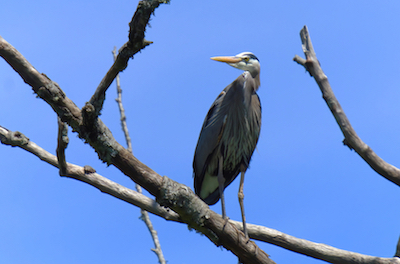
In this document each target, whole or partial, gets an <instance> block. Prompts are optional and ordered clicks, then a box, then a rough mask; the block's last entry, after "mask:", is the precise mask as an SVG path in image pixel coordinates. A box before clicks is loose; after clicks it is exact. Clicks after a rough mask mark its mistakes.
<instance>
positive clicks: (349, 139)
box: [293, 26, 400, 186]
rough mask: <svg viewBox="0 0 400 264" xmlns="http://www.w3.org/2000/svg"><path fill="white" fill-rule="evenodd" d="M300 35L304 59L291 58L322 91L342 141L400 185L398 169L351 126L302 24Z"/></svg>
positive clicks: (379, 171) (377, 170)
mask: <svg viewBox="0 0 400 264" xmlns="http://www.w3.org/2000/svg"><path fill="white" fill-rule="evenodd" d="M300 37H301V41H302V47H303V51H304V54H305V56H306V60H304V59H302V58H300V57H299V56H297V55H296V56H295V57H294V58H293V60H294V61H296V62H297V63H299V64H301V65H303V66H304V67H305V68H306V70H307V71H308V72H309V73H310V75H311V76H313V77H314V79H315V81H316V82H317V84H318V86H319V88H320V90H321V92H322V97H323V98H324V100H325V102H326V104H327V105H328V107H329V109H330V110H331V112H332V114H333V116H334V117H335V119H336V122H337V123H338V125H339V127H340V129H341V130H342V133H343V135H344V140H343V143H344V144H345V145H347V146H348V147H349V148H350V149H354V150H355V151H356V152H357V153H358V155H360V156H361V158H363V159H364V160H365V161H366V162H367V163H368V164H369V165H370V166H371V168H372V169H373V170H375V171H376V172H377V173H379V174H380V175H382V176H383V177H385V178H386V179H388V180H389V181H391V182H393V183H395V184H397V185H399V186H400V169H398V168H396V167H395V166H393V165H391V164H389V163H387V162H385V161H384V160H383V159H382V158H380V157H379V156H378V155H377V154H376V153H375V152H374V151H373V150H372V149H371V148H370V147H369V146H368V145H367V144H365V143H364V142H363V141H362V140H361V138H360V137H359V136H358V135H357V133H356V131H355V130H354V129H353V127H352V126H351V124H350V121H349V120H348V118H347V116H346V114H345V113H344V111H343V109H342V107H341V106H340V104H339V101H338V100H337V99H336V97H335V95H334V93H333V91H332V88H331V86H330V84H329V81H328V77H327V76H326V75H325V74H324V72H323V71H322V68H321V66H320V64H319V62H318V59H317V55H316V54H315V51H314V48H313V46H312V43H311V38H310V35H309V33H308V29H307V26H304V28H303V29H302V30H301V31H300Z"/></svg>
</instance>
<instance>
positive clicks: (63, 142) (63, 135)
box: [56, 116, 69, 175]
mask: <svg viewBox="0 0 400 264" xmlns="http://www.w3.org/2000/svg"><path fill="white" fill-rule="evenodd" d="M57 120H58V140H57V150H56V152H57V160H58V164H59V169H60V175H64V174H65V173H66V170H67V161H66V160H65V149H66V148H67V146H68V143H69V138H68V126H67V124H66V123H64V122H62V121H61V119H60V118H59V117H58V116H57Z"/></svg>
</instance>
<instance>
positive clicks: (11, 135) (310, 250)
mask: <svg viewBox="0 0 400 264" xmlns="http://www.w3.org/2000/svg"><path fill="white" fill-rule="evenodd" d="M0 139H1V142H2V143H3V144H7V145H12V146H18V147H20V148H22V149H25V150H26V151H28V152H30V153H32V154H34V155H36V156H37V157H39V158H40V159H41V160H43V161H45V162H47V163H49V164H51V165H53V166H55V167H57V166H58V162H57V157H55V156H54V155H52V154H51V153H49V152H47V151H46V150H44V149H42V148H41V147H39V146H37V145H36V144H35V143H33V142H32V141H30V140H29V138H27V137H26V136H25V135H23V134H22V133H20V132H11V131H9V130H7V129H6V128H3V127H1V126H0ZM66 171H67V172H66V174H65V175H63V176H65V177H69V178H73V179H77V180H79V181H82V182H85V183H88V184H90V185H92V186H94V187H95V188H97V189H99V190H100V191H101V192H104V193H107V194H110V195H111V196H114V197H116V198H118V199H121V200H123V201H126V202H128V203H130V204H133V205H135V206H138V207H139V208H141V209H143V210H146V211H149V212H151V213H152V214H155V215H158V216H160V217H162V218H164V219H166V220H169V221H175V222H181V223H183V221H182V220H181V219H180V217H179V215H178V214H177V213H175V212H173V211H171V210H169V209H166V208H165V207H162V206H160V205H159V204H158V203H157V202H156V201H154V200H152V199H150V198H148V197H146V196H145V195H143V194H140V193H138V192H135V191H133V190H131V189H129V188H126V187H124V186H122V185H119V184H118V183H115V182H113V181H111V180H109V179H107V178H105V177H103V176H101V175H99V174H97V173H95V170H94V169H93V168H91V167H90V166H85V167H83V168H82V167H80V166H77V165H74V164H70V163H67V166H66ZM229 222H230V223H231V224H233V225H234V226H235V227H236V228H237V229H239V230H241V229H242V228H243V225H242V222H239V221H234V220H229ZM247 228H248V233H249V236H250V238H252V239H256V240H259V241H264V242H267V243H271V244H274V245H277V246H280V247H283V248H286V249H288V250H291V251H294V252H298V253H301V254H304V255H308V256H310V257H314V258H318V259H321V260H324V261H327V262H331V263H343V264H346V263H352V264H357V263H360V264H361V263H382V264H384V263H385V264H386V263H397V264H398V263H400V260H399V258H377V257H372V256H368V255H362V254H357V253H353V252H349V251H345V250H341V249H337V248H334V247H331V246H328V245H324V244H319V243H314V242H310V241H307V240H304V239H300V238H296V237H293V236H290V235H287V234H285V233H282V232H280V231H277V230H274V229H271V228H267V227H263V226H258V225H253V224H248V225H247ZM396 256H397V255H396Z"/></svg>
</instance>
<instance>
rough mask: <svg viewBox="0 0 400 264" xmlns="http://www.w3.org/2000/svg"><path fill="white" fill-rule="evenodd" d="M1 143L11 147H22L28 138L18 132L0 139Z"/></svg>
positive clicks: (10, 133) (27, 141)
mask: <svg viewBox="0 0 400 264" xmlns="http://www.w3.org/2000/svg"><path fill="white" fill-rule="evenodd" d="M0 140H1V143H3V144H5V145H10V146H13V147H17V146H19V147H22V146H25V145H27V144H28V143H29V138H28V137H26V136H25V135H24V134H22V133H21V132H19V131H15V132H11V131H9V133H8V135H5V136H2V137H0Z"/></svg>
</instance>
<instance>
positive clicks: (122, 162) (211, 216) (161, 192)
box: [0, 37, 274, 264]
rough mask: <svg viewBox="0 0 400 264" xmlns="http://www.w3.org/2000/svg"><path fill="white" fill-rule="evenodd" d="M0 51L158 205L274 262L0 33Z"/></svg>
mask: <svg viewBox="0 0 400 264" xmlns="http://www.w3.org/2000/svg"><path fill="white" fill-rule="evenodd" d="M0 56H1V57H3V58H4V59H5V60H6V61H7V62H8V63H9V64H10V65H11V66H12V67H13V68H14V69H16V71H17V73H19V74H20V75H21V77H22V78H23V79H24V80H25V81H26V82H28V84H30V85H31V86H32V87H33V88H34V91H36V93H37V94H38V95H39V97H41V98H43V99H44V100H45V101H46V102H47V103H48V104H50V106H51V107H52V108H53V109H54V111H55V112H56V113H57V114H58V116H59V117H60V118H61V120H62V121H63V122H67V123H68V125H70V126H71V128H72V129H73V131H74V132H77V133H78V135H79V137H80V138H82V139H84V140H85V141H86V142H87V143H89V144H90V145H91V146H92V147H93V148H94V149H95V151H96V152H97V153H98V155H99V158H100V159H101V160H103V161H104V162H107V163H108V164H112V165H114V166H115V167H117V168H118V169H119V170H120V171H121V172H123V173H124V174H125V175H127V176H129V177H130V178H131V179H132V180H133V181H134V182H136V183H138V184H139V185H141V186H143V187H144V188H145V189H146V190H147V191H148V192H149V193H150V194H152V195H154V196H155V197H156V198H157V201H158V200H159V201H161V202H160V204H161V205H163V206H167V207H169V208H171V209H172V210H174V211H175V212H177V213H178V214H179V215H180V217H181V219H184V221H185V222H186V223H187V224H189V225H190V226H191V227H192V228H194V229H196V230H198V231H200V232H202V233H203V234H205V235H206V236H207V237H208V238H209V239H210V240H212V241H213V242H214V243H216V244H218V245H222V246H224V247H225V248H226V249H228V250H230V251H232V252H233V253H234V254H235V255H236V256H238V257H239V259H240V260H241V261H242V262H243V263H254V264H256V263H274V262H273V261H272V260H270V259H269V258H268V255H267V254H266V253H265V252H263V251H262V250H261V249H260V248H259V247H258V246H257V245H256V244H255V243H254V242H252V241H250V242H249V243H247V242H248V241H247V239H246V238H245V237H244V235H243V233H242V232H239V231H238V229H237V228H236V227H235V226H234V225H232V224H230V223H226V221H224V219H222V217H221V216H220V215H218V214H216V213H215V212H213V211H211V210H210V209H209V207H208V206H207V205H206V204H205V203H204V202H203V201H202V200H201V199H200V198H198V197H197V196H196V195H195V194H194V193H193V191H192V190H191V189H190V188H189V187H187V186H185V185H182V184H179V183H177V182H174V181H172V180H170V179H168V178H167V177H166V176H164V177H161V176H160V175H159V174H157V173H156V172H154V171H153V170H152V169H150V168H149V167H147V166H146V165H145V164H143V163H142V162H140V161H139V160H138V159H137V158H136V157H134V156H133V155H132V153H130V152H129V151H127V150H126V149H125V148H123V147H122V146H121V145H120V144H119V143H118V142H117V141H116V140H115V138H114V137H113V135H112V133H111V132H110V130H109V129H108V128H107V127H106V126H105V125H104V123H103V122H102V121H101V120H100V119H99V118H96V119H94V122H93V124H91V123H90V122H84V120H83V115H86V114H87V115H88V116H90V115H91V113H90V112H91V111H93V106H91V105H90V104H89V105H87V106H86V107H84V108H83V109H82V113H81V112H80V111H79V109H78V108H77V107H76V105H75V104H74V103H73V102H72V101H71V100H70V99H69V98H68V97H67V96H66V95H65V93H64V92H63V91H62V90H61V88H60V87H59V86H58V85H57V84H56V83H55V82H52V81H51V80H50V79H49V78H47V76H45V75H42V74H40V73H39V72H37V71H36V70H35V69H34V68H33V67H32V66H31V65H30V64H29V63H28V62H27V61H26V59H25V58H24V57H23V56H22V55H21V54H20V53H19V52H18V51H17V50H16V49H15V48H13V47H12V46H11V45H10V44H9V43H8V42H6V41H5V40H4V39H3V38H1V37H0ZM31 75H32V76H31ZM30 81H32V83H30ZM67 173H68V171H67ZM194 216H195V217H194ZM194 219H196V221H194Z"/></svg>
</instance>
